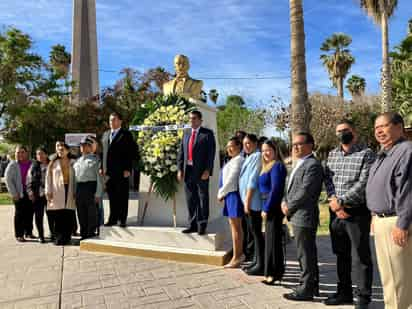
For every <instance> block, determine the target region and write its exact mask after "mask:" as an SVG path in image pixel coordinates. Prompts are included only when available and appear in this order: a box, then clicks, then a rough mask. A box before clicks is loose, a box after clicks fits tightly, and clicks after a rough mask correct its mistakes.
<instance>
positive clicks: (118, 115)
mask: <svg viewBox="0 0 412 309" xmlns="http://www.w3.org/2000/svg"><path fill="white" fill-rule="evenodd" d="M109 116H113V117H117V119H119V120H123V117H122V115H121V114H120V113H118V112H111V113H110V115H109Z"/></svg>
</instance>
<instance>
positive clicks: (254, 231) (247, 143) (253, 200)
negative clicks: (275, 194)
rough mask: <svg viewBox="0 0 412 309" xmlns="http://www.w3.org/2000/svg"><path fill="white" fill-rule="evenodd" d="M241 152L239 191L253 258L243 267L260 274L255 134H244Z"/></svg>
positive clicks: (259, 200) (261, 253) (259, 163)
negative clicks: (242, 159) (251, 243)
mask: <svg viewBox="0 0 412 309" xmlns="http://www.w3.org/2000/svg"><path fill="white" fill-rule="evenodd" d="M243 152H244V154H245V156H246V159H245V161H244V163H243V165H242V169H241V171H240V177H239V193H240V197H241V198H242V202H243V205H244V209H245V216H246V219H247V223H248V228H249V230H250V233H251V235H252V239H253V248H254V253H253V259H252V261H251V263H250V264H246V265H245V266H244V267H243V269H244V271H245V272H246V273H247V274H248V275H262V274H263V267H264V247H265V241H264V238H263V233H262V215H261V211H262V198H261V194H260V191H259V188H258V180H259V175H260V171H261V169H262V155H261V153H260V151H259V149H258V138H257V136H256V135H255V134H246V136H245V138H244V139H243Z"/></svg>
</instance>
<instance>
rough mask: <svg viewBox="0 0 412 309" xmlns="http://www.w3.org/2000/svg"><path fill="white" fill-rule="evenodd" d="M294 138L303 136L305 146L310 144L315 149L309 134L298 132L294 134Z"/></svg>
mask: <svg viewBox="0 0 412 309" xmlns="http://www.w3.org/2000/svg"><path fill="white" fill-rule="evenodd" d="M295 136H303V137H304V138H305V143H306V144H310V145H312V146H313V147H315V139H314V138H313V135H312V134H310V133H309V132H298V133H296V134H295Z"/></svg>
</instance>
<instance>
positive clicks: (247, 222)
mask: <svg viewBox="0 0 412 309" xmlns="http://www.w3.org/2000/svg"><path fill="white" fill-rule="evenodd" d="M259 216H260V213H259ZM260 217H261V218H262V216H260ZM261 223H262V221H261ZM251 224H252V223H251V217H250V215H249V216H248V215H245V216H243V217H242V230H243V253H244V254H245V257H246V260H247V261H250V260H253V262H256V260H255V259H256V254H255V253H256V251H255V249H256V248H255V239H254V237H253V234H252V226H251Z"/></svg>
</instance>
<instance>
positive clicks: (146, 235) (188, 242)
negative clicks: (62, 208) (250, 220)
mask: <svg viewBox="0 0 412 309" xmlns="http://www.w3.org/2000/svg"><path fill="white" fill-rule="evenodd" d="M196 105H197V109H198V110H199V111H200V112H201V113H202V115H203V124H202V126H204V127H206V128H209V129H211V130H212V131H213V132H214V133H215V138H216V154H215V163H214V168H213V175H212V176H211V177H210V182H209V201H210V202H209V222H208V228H207V233H208V234H207V235H202V236H200V235H198V234H197V233H192V234H183V233H181V231H182V229H183V227H186V226H187V224H188V211H187V205H186V198H185V192H184V188H183V184H179V191H178V192H177V194H176V222H177V227H176V228H174V227H173V201H172V200H169V201H167V202H165V201H164V200H163V199H162V198H160V197H159V196H157V195H156V194H155V193H154V192H153V193H151V194H150V195H149V187H150V178H149V177H148V176H147V175H144V174H142V175H141V177H140V192H139V194H138V200H137V201H136V200H130V201H129V220H128V225H129V227H128V228H127V229H121V228H119V227H104V228H102V229H101V236H100V238H99V239H88V240H85V241H82V242H81V245H80V247H81V249H82V250H89V251H99V252H111V253H120V254H126V255H138V256H145V257H154V258H161V259H169V260H177V261H183V262H191V263H201V264H212V265H224V264H225V263H226V262H227V261H228V259H229V258H230V255H231V247H232V245H231V237H230V230H229V225H228V223H227V218H226V217H223V215H222V208H223V204H222V203H219V202H218V201H217V198H216V196H217V191H218V185H219V171H220V166H219V165H220V162H219V151H218V149H219V146H218V144H217V136H216V133H217V122H216V108H214V107H211V106H208V105H206V104H204V103H201V102H197V101H196ZM136 202H138V203H137V204H138V205H135V204H136ZM146 202H147V203H148V204H147V205H148V206H147V208H146V210H144V205H145V203H146ZM132 205H135V206H137V220H136V217H135V215H136V213H133V212H132V211H131V210H135V209H136V207H134V206H132ZM144 213H145V215H144V218H143V214H144ZM136 221H137V222H136ZM131 224H133V225H134V224H137V226H130V225H131Z"/></svg>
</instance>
